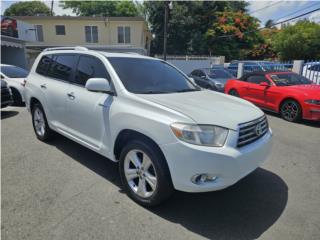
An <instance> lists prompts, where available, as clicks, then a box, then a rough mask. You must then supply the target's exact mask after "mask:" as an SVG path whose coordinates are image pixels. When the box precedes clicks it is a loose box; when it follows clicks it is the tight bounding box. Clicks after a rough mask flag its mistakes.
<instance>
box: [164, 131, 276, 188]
mask: <svg viewBox="0 0 320 240" xmlns="http://www.w3.org/2000/svg"><path fill="white" fill-rule="evenodd" d="M233 134H234V135H235V134H236V133H233ZM232 144H234V142H233V143H230V145H228V144H227V143H226V146H224V147H222V148H216V147H204V146H197V145H192V144H188V143H184V142H176V143H173V144H167V145H162V146H161V149H162V151H163V153H164V155H165V157H166V159H167V162H168V166H169V169H170V173H171V178H172V182H173V185H174V188H175V189H177V190H180V191H185V192H208V191H215V190H219V189H223V188H226V187H229V186H231V185H233V184H234V183H236V182H238V181H239V180H240V179H241V178H243V177H245V176H246V175H248V174H249V173H251V172H252V171H254V170H255V169H256V168H258V167H259V166H260V165H261V164H262V163H263V162H264V161H266V159H267V157H268V156H269V153H270V152H271V147H272V132H271V130H269V131H268V132H267V133H266V134H265V135H264V136H263V137H262V138H260V139H258V140H257V141H255V142H253V143H251V144H249V145H246V146H244V147H241V148H236V147H234V146H232ZM201 173H208V174H212V175H214V176H216V177H217V179H216V180H215V181H213V182H206V183H203V184H200V185H197V184H195V183H193V182H191V178H192V176H194V175H195V174H201Z"/></svg>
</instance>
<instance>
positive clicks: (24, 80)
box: [21, 79, 27, 87]
mask: <svg viewBox="0 0 320 240" xmlns="http://www.w3.org/2000/svg"><path fill="white" fill-rule="evenodd" d="M26 83H27V80H26V79H23V82H22V83H21V86H23V87H25V86H26Z"/></svg>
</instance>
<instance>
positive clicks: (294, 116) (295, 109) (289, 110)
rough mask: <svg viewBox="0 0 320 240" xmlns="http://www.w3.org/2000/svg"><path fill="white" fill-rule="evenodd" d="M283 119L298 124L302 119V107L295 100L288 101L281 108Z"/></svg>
mask: <svg viewBox="0 0 320 240" xmlns="http://www.w3.org/2000/svg"><path fill="white" fill-rule="evenodd" d="M280 114H281V117H282V118H283V119H284V120H286V121H289V122H298V121H299V120H300V119H301V107H300V104H299V103H298V102H296V101H295V100H286V101H285V102H284V103H282V105H281V107H280Z"/></svg>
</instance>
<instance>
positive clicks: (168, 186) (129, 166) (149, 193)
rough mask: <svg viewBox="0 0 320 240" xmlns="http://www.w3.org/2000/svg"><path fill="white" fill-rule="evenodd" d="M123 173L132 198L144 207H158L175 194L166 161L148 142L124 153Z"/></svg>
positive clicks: (129, 146)
mask: <svg viewBox="0 0 320 240" xmlns="http://www.w3.org/2000/svg"><path fill="white" fill-rule="evenodd" d="M119 171H120V176H121V181H122V185H123V188H124V190H125V191H126V193H127V194H128V196H129V197H130V198H132V199H133V200H134V201H136V202H137V203H139V204H141V205H143V206H147V207H151V206H155V205H158V204H160V203H161V202H163V201H164V200H166V199H167V198H169V197H170V196H171V194H172V193H173V186H172V183H171V177H170V173H169V169H168V166H167V163H166V160H165V159H164V157H163V155H162V153H161V152H160V150H159V149H158V148H157V147H156V146H154V144H152V143H150V142H148V141H143V140H134V141H131V142H129V143H128V144H127V145H126V146H125V147H124V148H123V149H122V151H121V154H120V164H119Z"/></svg>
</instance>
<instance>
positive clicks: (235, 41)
mask: <svg viewBox="0 0 320 240" xmlns="http://www.w3.org/2000/svg"><path fill="white" fill-rule="evenodd" d="M216 16H217V20H216V21H214V22H213V23H212V24H211V26H210V27H209V28H208V30H207V32H206V39H207V41H208V46H209V49H210V50H211V51H212V52H213V53H214V55H222V56H225V57H226V59H227V60H231V59H235V58H236V59H243V58H246V56H247V55H248V54H249V52H250V50H251V49H252V48H253V46H254V45H255V44H257V43H262V42H263V38H262V37H261V35H260V32H259V31H258V27H259V20H258V19H256V18H254V17H252V16H250V15H248V14H245V13H243V12H230V11H229V12H228V11H224V12H217V13H216Z"/></svg>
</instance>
